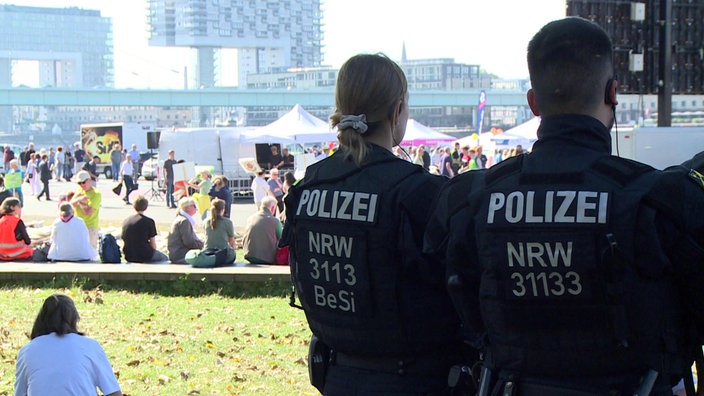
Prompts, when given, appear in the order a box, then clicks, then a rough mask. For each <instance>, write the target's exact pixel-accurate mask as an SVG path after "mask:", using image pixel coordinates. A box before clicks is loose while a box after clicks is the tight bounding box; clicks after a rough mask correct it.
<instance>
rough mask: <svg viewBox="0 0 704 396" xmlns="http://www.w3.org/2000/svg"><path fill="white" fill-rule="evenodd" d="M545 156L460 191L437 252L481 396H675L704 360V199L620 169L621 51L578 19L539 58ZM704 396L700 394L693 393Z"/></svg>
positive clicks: (661, 178)
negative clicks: (617, 72)
mask: <svg viewBox="0 0 704 396" xmlns="http://www.w3.org/2000/svg"><path fill="white" fill-rule="evenodd" d="M528 68H529V71H530V76H531V84H532V89H531V90H530V91H529V92H528V95H527V97H528V103H529V105H530V108H531V109H532V111H533V113H534V114H535V115H540V116H541V117H542V121H541V124H540V127H539V129H538V141H537V142H536V143H535V145H534V146H533V150H532V153H530V154H524V155H520V156H517V157H515V158H511V159H508V160H506V161H504V162H502V163H500V164H498V165H495V166H494V167H492V168H491V169H489V170H486V171H484V170H482V171H476V172H468V173H466V174H463V175H460V176H458V177H456V178H454V179H452V180H451V181H450V182H449V183H448V184H447V185H446V186H445V187H444V188H443V190H442V191H441V193H440V195H439V197H438V201H437V204H436V206H435V209H434V210H433V214H432V215H431V219H430V221H429V224H428V227H427V230H426V237H425V250H426V252H428V253H432V254H444V255H445V259H446V265H447V267H448V289H449V291H450V293H451V295H452V299H453V302H454V304H455V306H456V308H457V309H458V312H459V313H460V316H461V317H462V321H463V324H464V325H465V326H464V327H463V332H464V334H463V335H464V337H465V339H466V340H467V341H468V342H471V343H472V344H473V345H474V346H475V347H477V348H479V349H481V350H482V351H483V358H484V359H483V370H482V384H481V388H480V394H482V395H484V394H489V393H491V392H495V393H494V394H501V395H521V396H523V395H528V396H533V395H540V396H551V395H632V394H639V395H645V394H654V395H671V394H672V391H671V386H672V385H674V384H675V383H677V382H678V381H679V379H681V378H684V380H685V384H687V383H689V385H688V387H689V388H690V391H691V389H692V376H691V373H690V366H691V364H692V362H693V361H694V360H695V359H696V358H697V357H698V356H699V357H701V352H702V349H701V336H702V334H704V332H703V331H702V330H703V329H704V295H703V294H704V288H703V287H702V285H703V284H704V249H703V248H702V247H703V246H704V185H703V184H702V181H701V175H700V174H699V173H697V172H696V171H695V170H692V169H688V168H685V167H677V169H674V168H673V169H668V170H666V171H657V170H654V169H652V168H650V167H649V166H647V165H644V164H641V163H638V162H635V161H630V160H626V159H621V158H618V157H614V156H611V155H610V153H611V138H610V132H609V131H610V129H611V126H612V125H613V123H614V120H615V110H614V109H615V106H616V105H617V100H616V89H617V86H618V81H617V80H616V77H615V76H614V75H613V66H612V43H611V40H610V39H609V36H608V35H607V34H606V32H605V31H604V30H603V29H601V28H600V27H599V26H598V25H596V24H594V23H592V22H590V21H588V20H585V19H582V18H566V19H562V20H558V21H554V22H551V23H549V24H547V25H546V26H545V27H543V28H542V29H541V30H540V31H539V32H538V33H537V34H536V35H535V36H534V37H533V39H532V40H531V42H530V44H529V46H528ZM691 394H693V393H691Z"/></svg>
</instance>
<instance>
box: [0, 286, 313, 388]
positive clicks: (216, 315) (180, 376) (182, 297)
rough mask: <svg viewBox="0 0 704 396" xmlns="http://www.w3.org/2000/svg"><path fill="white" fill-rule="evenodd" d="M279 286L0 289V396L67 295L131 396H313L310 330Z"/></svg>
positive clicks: (18, 287) (11, 287) (300, 312)
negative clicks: (46, 304)
mask: <svg viewBox="0 0 704 396" xmlns="http://www.w3.org/2000/svg"><path fill="white" fill-rule="evenodd" d="M287 291H288V287H287V285H285V284H275V285H266V286H257V287H249V288H244V289H242V288H240V287H239V286H234V285H227V284H221V285H214V284H212V283H207V282H199V281H185V280H182V281H177V282H141V283H140V282H134V283H130V284H127V285H125V284H122V285H118V284H113V285H95V284H90V282H85V281H84V282H83V283H82V284H79V283H76V282H69V281H58V282H51V283H49V284H46V283H43V284H37V283H36V282H35V283H34V284H32V283H23V284H20V285H17V284H13V285H7V284H5V285H0V306H2V320H1V321H0V395H12V394H13V386H14V375H15V359H16V357H17V352H18V350H19V348H20V347H21V346H22V345H24V344H26V343H27V342H28V341H29V338H28V334H29V332H30V330H31V327H32V324H33V322H34V319H35V317H36V315H37V312H38V311H39V308H40V307H41V304H42V302H43V301H44V299H45V298H46V297H48V296H49V295H51V294H52V293H64V294H67V295H69V296H71V297H72V298H73V299H74V301H75V302H76V306H77V308H78V311H79V313H80V315H81V321H80V322H79V329H80V330H81V331H83V332H85V333H86V335H87V336H89V337H91V338H94V339H96V340H98V341H99V342H100V343H101V344H102V345H103V348H105V351H106V352H107V355H108V358H109V359H110V362H111V363H112V366H113V369H114V370H115V373H116V375H117V376H118V382H119V383H120V386H121V388H122V391H123V392H124V393H125V394H128V395H198V394H200V395H231V394H232V395H255V394H256V395H316V394H317V392H316V391H315V389H314V388H313V387H312V386H311V385H310V384H309V383H308V372H307V351H308V341H309V334H310V332H309V330H308V326H307V324H306V321H305V316H304V315H303V312H302V311H300V310H298V309H295V308H291V307H289V306H288V298H287V296H286V293H287Z"/></svg>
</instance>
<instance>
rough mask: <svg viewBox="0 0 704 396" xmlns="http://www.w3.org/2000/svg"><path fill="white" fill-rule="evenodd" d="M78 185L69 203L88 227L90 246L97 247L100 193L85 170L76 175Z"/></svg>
mask: <svg viewBox="0 0 704 396" xmlns="http://www.w3.org/2000/svg"><path fill="white" fill-rule="evenodd" d="M76 179H77V182H78V185H79V186H80V187H79V188H78V190H77V191H76V193H75V194H74V195H73V198H72V199H71V205H73V207H74V208H75V209H76V216H78V217H80V218H81V219H83V221H84V222H85V223H86V227H88V238H89V241H90V244H91V246H93V248H94V249H98V231H99V224H100V223H99V217H98V216H99V214H100V202H101V201H102V194H101V193H100V191H98V190H97V189H96V188H95V187H93V182H92V180H91V177H90V173H88V172H87V171H80V172H78V174H77V175H76Z"/></svg>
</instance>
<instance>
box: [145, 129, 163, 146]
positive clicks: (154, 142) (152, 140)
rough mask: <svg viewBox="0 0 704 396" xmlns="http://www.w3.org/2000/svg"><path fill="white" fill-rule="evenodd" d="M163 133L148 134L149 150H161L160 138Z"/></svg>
mask: <svg viewBox="0 0 704 396" xmlns="http://www.w3.org/2000/svg"><path fill="white" fill-rule="evenodd" d="M160 135H161V132H159V131H156V132H147V148H148V149H149V150H157V149H158V148H159V136H160Z"/></svg>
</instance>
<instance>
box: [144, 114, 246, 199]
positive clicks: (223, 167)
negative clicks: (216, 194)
mask: <svg viewBox="0 0 704 396" xmlns="http://www.w3.org/2000/svg"><path fill="white" fill-rule="evenodd" d="M251 130H253V128H251V127H221V128H183V129H176V130H162V131H161V133H160V136H159V169H161V168H162V167H163V164H164V161H165V160H166V159H167V158H169V154H168V152H169V150H174V153H175V159H176V160H177V161H178V160H184V161H189V162H193V163H194V164H195V165H197V166H198V165H205V166H212V167H213V170H214V172H215V174H219V175H225V176H226V177H227V178H228V180H230V189H231V190H232V193H233V194H234V195H235V196H238V195H242V196H246V195H249V194H250V193H251V191H250V190H249V188H250V183H251V174H249V173H247V172H245V170H244V169H243V168H242V166H240V163H239V159H240V158H256V157H257V151H256V150H257V149H256V145H255V144H254V143H241V142H240V135H241V134H242V133H243V132H246V131H251ZM157 177H158V178H161V177H162V175H161V174H159V175H157Z"/></svg>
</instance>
